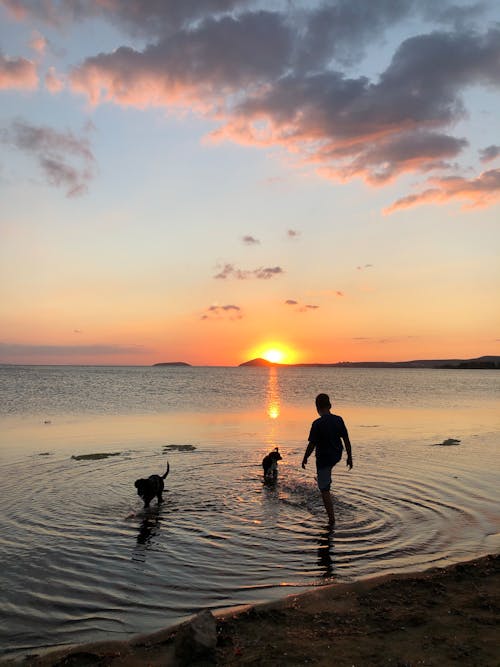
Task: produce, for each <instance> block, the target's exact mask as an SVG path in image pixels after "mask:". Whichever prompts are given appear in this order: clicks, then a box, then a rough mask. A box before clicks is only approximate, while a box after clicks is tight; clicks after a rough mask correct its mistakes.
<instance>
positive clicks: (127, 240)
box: [0, 0, 500, 366]
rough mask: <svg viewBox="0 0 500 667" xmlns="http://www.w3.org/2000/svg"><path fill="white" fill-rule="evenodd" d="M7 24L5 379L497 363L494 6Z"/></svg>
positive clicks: (68, 17) (205, 1)
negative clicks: (183, 365) (158, 366)
mask: <svg viewBox="0 0 500 667" xmlns="http://www.w3.org/2000/svg"><path fill="white" fill-rule="evenodd" d="M0 25H1V28H0V101H1V104H0V146H1V154H0V155H1V157H0V234H1V244H0V363H21V364H22V363H26V364H97V365H106V364H111V365H117V364H131V365H150V364H153V363H157V362H169V361H184V362H187V363H191V364H193V365H230V366H231V365H237V364H239V363H242V362H244V361H247V360H248V359H251V358H254V357H256V356H263V355H264V354H266V352H267V351H269V350H271V349H274V350H275V351H277V352H281V353H282V357H281V359H282V361H284V362H287V363H314V362H322V363H330V362H338V361H365V360H386V361H398V360H411V359H434V358H440V359H446V358H472V357H477V356H480V355H484V354H500V330H499V329H500V328H499V323H500V308H499V302H498V294H499V287H500V268H499V267H500V262H499V261H498V248H499V246H500V232H499V220H500V216H499V212H500V211H499V201H500V113H499V110H500V99H499V92H500V5H499V4H498V2H496V0H491V1H489V0H480V1H473V2H466V1H459V0H456V1H448V0H440V2H439V3H437V2H434V1H431V0H370V2H366V1H365V0H329V1H325V2H319V1H316V0H309V1H306V0H301V1H299V0H297V1H296V2H293V1H286V0H282V1H279V0H277V1H274V2H273V0H267V1H266V2H265V3H264V2H259V1H258V0H257V1H252V0H123V1H122V0H85V1H84V2H82V1H81V0H66V1H64V2H63V1H61V0H43V1H42V0H0ZM276 358H277V357H276Z"/></svg>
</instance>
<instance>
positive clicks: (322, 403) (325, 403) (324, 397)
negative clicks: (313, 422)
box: [316, 394, 332, 412]
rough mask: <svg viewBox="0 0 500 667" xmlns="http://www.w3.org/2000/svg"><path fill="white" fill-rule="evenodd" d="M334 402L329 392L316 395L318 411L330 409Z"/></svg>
mask: <svg viewBox="0 0 500 667" xmlns="http://www.w3.org/2000/svg"><path fill="white" fill-rule="evenodd" d="M331 407H332V404H331V403H330V397H329V396H328V394H318V395H317V396H316V410H317V411H318V412H323V411H324V410H330V408H331Z"/></svg>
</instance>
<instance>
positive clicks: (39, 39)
mask: <svg viewBox="0 0 500 667" xmlns="http://www.w3.org/2000/svg"><path fill="white" fill-rule="evenodd" d="M30 47H31V48H32V49H33V50H34V51H36V52H37V53H39V54H41V55H42V54H44V53H45V49H46V48H47V40H46V39H45V37H44V36H43V35H42V34H41V33H39V32H38V30H35V31H34V32H33V34H32V35H31V39H30Z"/></svg>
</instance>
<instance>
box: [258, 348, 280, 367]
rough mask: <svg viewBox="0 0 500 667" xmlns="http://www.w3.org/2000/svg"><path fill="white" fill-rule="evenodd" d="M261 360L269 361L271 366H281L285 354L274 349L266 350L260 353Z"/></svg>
mask: <svg viewBox="0 0 500 667" xmlns="http://www.w3.org/2000/svg"><path fill="white" fill-rule="evenodd" d="M262 357H263V359H265V360H266V361H271V362H272V363H273V364H281V363H282V361H283V359H284V358H285V353H284V352H283V350H280V349H278V348H276V347H273V348H271V349H269V350H266V351H265V352H263V353H262Z"/></svg>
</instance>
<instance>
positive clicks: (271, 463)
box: [262, 447, 282, 479]
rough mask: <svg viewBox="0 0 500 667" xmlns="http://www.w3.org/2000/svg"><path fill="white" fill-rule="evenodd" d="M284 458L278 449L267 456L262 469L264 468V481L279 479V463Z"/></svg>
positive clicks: (263, 460)
mask: <svg viewBox="0 0 500 667" xmlns="http://www.w3.org/2000/svg"><path fill="white" fill-rule="evenodd" d="M281 459H282V456H281V454H280V453H279V450H278V448H277V447H275V449H274V450H273V451H272V452H269V454H266V456H264V458H263V459H262V467H263V468H264V479H276V478H277V477H278V461H281Z"/></svg>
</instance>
